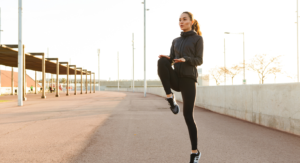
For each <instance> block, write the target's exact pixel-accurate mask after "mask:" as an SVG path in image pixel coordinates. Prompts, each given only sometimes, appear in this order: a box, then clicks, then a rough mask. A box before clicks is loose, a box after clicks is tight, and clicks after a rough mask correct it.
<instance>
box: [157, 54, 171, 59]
mask: <svg viewBox="0 0 300 163" xmlns="http://www.w3.org/2000/svg"><path fill="white" fill-rule="evenodd" d="M162 57H165V58H168V59H170V57H169V56H167V55H162V54H161V55H159V56H158V58H162Z"/></svg>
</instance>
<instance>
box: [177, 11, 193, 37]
mask: <svg viewBox="0 0 300 163" xmlns="http://www.w3.org/2000/svg"><path fill="white" fill-rule="evenodd" d="M193 23H194V22H193V21H192V20H191V19H190V17H189V15H188V14H186V13H182V14H181V16H180V18H179V26H180V29H181V30H183V31H184V32H187V31H190V30H192V25H193Z"/></svg>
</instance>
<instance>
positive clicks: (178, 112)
mask: <svg viewBox="0 0 300 163" xmlns="http://www.w3.org/2000/svg"><path fill="white" fill-rule="evenodd" d="M177 106H178V113H179V112H180V107H179V105H178V104H177ZM178 113H173V114H175V115H177V114H178Z"/></svg>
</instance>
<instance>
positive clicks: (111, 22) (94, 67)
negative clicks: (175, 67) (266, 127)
mask: <svg viewBox="0 0 300 163" xmlns="http://www.w3.org/2000/svg"><path fill="white" fill-rule="evenodd" d="M142 2H143V0H126V1H124V0H114V1H107V0H105V1H104V0H84V1H83V0H63V1H61V0H51V1H50V0H43V1H41V0H26V1H23V43H24V44H25V52H45V53H47V49H49V57H51V58H53V57H58V58H59V59H60V61H70V60H71V63H72V64H75V65H77V66H78V67H83V68H85V69H88V70H90V71H93V72H95V73H96V74H98V54H97V49H100V78H101V79H103V80H109V79H110V80H116V79H117V78H118V66H117V54H118V53H119V64H120V69H119V72H120V73H119V74H120V75H119V78H120V79H122V80H130V79H132V65H133V64H132V62H133V61H132V60H133V47H132V34H133V33H134V46H135V49H134V55H135V56H134V60H135V62H134V67H135V68H134V74H135V75H134V76H135V79H137V80H138V79H139V80H142V79H144V5H143V4H142ZM0 8H1V26H2V27H1V28H2V30H4V31H3V32H2V33H1V43H2V44H17V40H18V1H17V0H0ZM146 8H147V9H149V11H147V12H146V78H147V79H159V78H158V75H157V60H158V55H159V54H165V55H169V52H170V47H171V43H172V40H173V39H174V38H176V37H179V36H180V32H181V30H180V28H179V21H178V20H179V16H180V14H181V13H182V12H184V11H189V12H191V13H193V14H194V17H195V19H197V20H198V22H199V24H200V29H201V31H202V33H203V40H204V53H203V65H201V66H199V68H202V69H203V74H207V73H208V71H209V70H210V69H211V68H214V67H222V66H224V39H225V42H226V43H225V54H226V57H225V61H226V66H228V67H230V66H232V65H234V64H237V63H241V62H242V61H243V35H239V34H230V35H225V34H224V32H233V33H234V32H244V33H245V60H246V63H248V62H249V61H250V60H251V59H252V58H253V57H254V56H255V55H256V54H268V55H270V56H277V55H283V57H281V60H280V61H281V64H282V67H283V71H284V72H285V74H284V75H280V76H278V77H277V79H276V82H277V83H279V82H282V83H285V82H293V80H292V79H290V78H287V77H286V76H287V74H288V75H291V76H295V75H296V74H297V33H296V32H297V28H296V27H297V26H296V23H295V22H296V19H297V15H296V0H184V1H183V0H151V1H146ZM1 69H7V70H10V68H8V67H6V68H5V67H4V66H1ZM28 74H29V75H32V76H33V74H34V73H33V72H30V71H28ZM242 76H243V74H242V73H240V74H239V75H238V76H237V77H236V78H235V79H234V84H242ZM96 77H97V78H98V76H96ZM246 79H247V83H248V84H258V81H259V79H258V76H257V74H255V73H254V72H251V71H246ZM227 80H228V84H231V81H230V80H229V79H227ZM294 81H295V80H294ZM265 83H274V76H272V75H270V76H268V77H267V79H266V81H265ZM214 84H215V82H214V81H213V80H212V78H211V80H210V85H214Z"/></svg>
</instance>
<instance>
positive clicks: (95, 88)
mask: <svg viewBox="0 0 300 163" xmlns="http://www.w3.org/2000/svg"><path fill="white" fill-rule="evenodd" d="M93 74H94V93H96V75H95V73H93Z"/></svg>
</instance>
